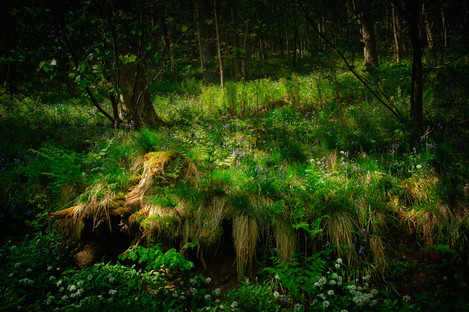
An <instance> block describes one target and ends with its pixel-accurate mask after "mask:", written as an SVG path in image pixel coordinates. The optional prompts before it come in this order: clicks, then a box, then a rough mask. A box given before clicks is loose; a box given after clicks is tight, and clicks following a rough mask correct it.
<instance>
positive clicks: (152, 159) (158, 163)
mask: <svg viewBox="0 0 469 312" xmlns="http://www.w3.org/2000/svg"><path fill="white" fill-rule="evenodd" d="M181 156H182V154H181V153H179V152H176V151H163V152H150V153H147V154H146V155H145V158H144V162H145V164H146V165H148V166H150V167H152V168H163V166H164V165H165V164H166V163H168V162H170V161H172V160H174V159H176V158H177V157H181Z"/></svg>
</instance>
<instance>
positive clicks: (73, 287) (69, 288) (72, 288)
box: [68, 285, 77, 291]
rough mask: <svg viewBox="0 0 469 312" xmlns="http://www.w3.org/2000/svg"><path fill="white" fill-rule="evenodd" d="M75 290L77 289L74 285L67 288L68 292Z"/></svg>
mask: <svg viewBox="0 0 469 312" xmlns="http://www.w3.org/2000/svg"><path fill="white" fill-rule="evenodd" d="M76 289H77V286H75V285H70V286H69V287H68V290H70V291H75V290H76Z"/></svg>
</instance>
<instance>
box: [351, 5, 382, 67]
mask: <svg viewBox="0 0 469 312" xmlns="http://www.w3.org/2000/svg"><path fill="white" fill-rule="evenodd" d="M354 6H355V12H356V14H357V16H358V24H359V25H360V35H361V39H362V42H363V44H364V48H363V56H364V61H365V67H366V68H368V67H372V66H377V65H378V53H377V52H376V40H375V30H374V23H373V20H372V18H371V5H370V1H369V0H355V1H354Z"/></svg>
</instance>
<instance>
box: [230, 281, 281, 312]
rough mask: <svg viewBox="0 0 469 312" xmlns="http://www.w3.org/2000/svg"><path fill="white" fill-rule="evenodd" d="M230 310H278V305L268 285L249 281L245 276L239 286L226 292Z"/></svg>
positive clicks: (260, 311)
mask: <svg viewBox="0 0 469 312" xmlns="http://www.w3.org/2000/svg"><path fill="white" fill-rule="evenodd" d="M226 297H227V301H228V303H230V302H231V305H230V307H231V310H232V311H246V312H247V311H258V312H262V311H269V312H270V311H279V310H280V307H279V305H278V303H277V302H276V301H277V300H276V298H275V297H274V296H273V295H272V293H271V289H270V287H269V286H268V285H263V284H259V283H251V282H250V281H249V279H247V278H246V280H244V281H243V282H242V283H241V286H240V287H239V288H238V289H236V290H232V291H230V292H229V293H228V294H227V296H226Z"/></svg>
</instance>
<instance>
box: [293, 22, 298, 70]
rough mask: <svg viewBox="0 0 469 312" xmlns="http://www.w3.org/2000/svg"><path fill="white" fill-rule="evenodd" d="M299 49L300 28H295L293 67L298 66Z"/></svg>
mask: <svg viewBox="0 0 469 312" xmlns="http://www.w3.org/2000/svg"><path fill="white" fill-rule="evenodd" d="M297 49H298V27H297V26H296V27H295V31H294V33H293V57H292V66H295V65H296V54H297Z"/></svg>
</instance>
